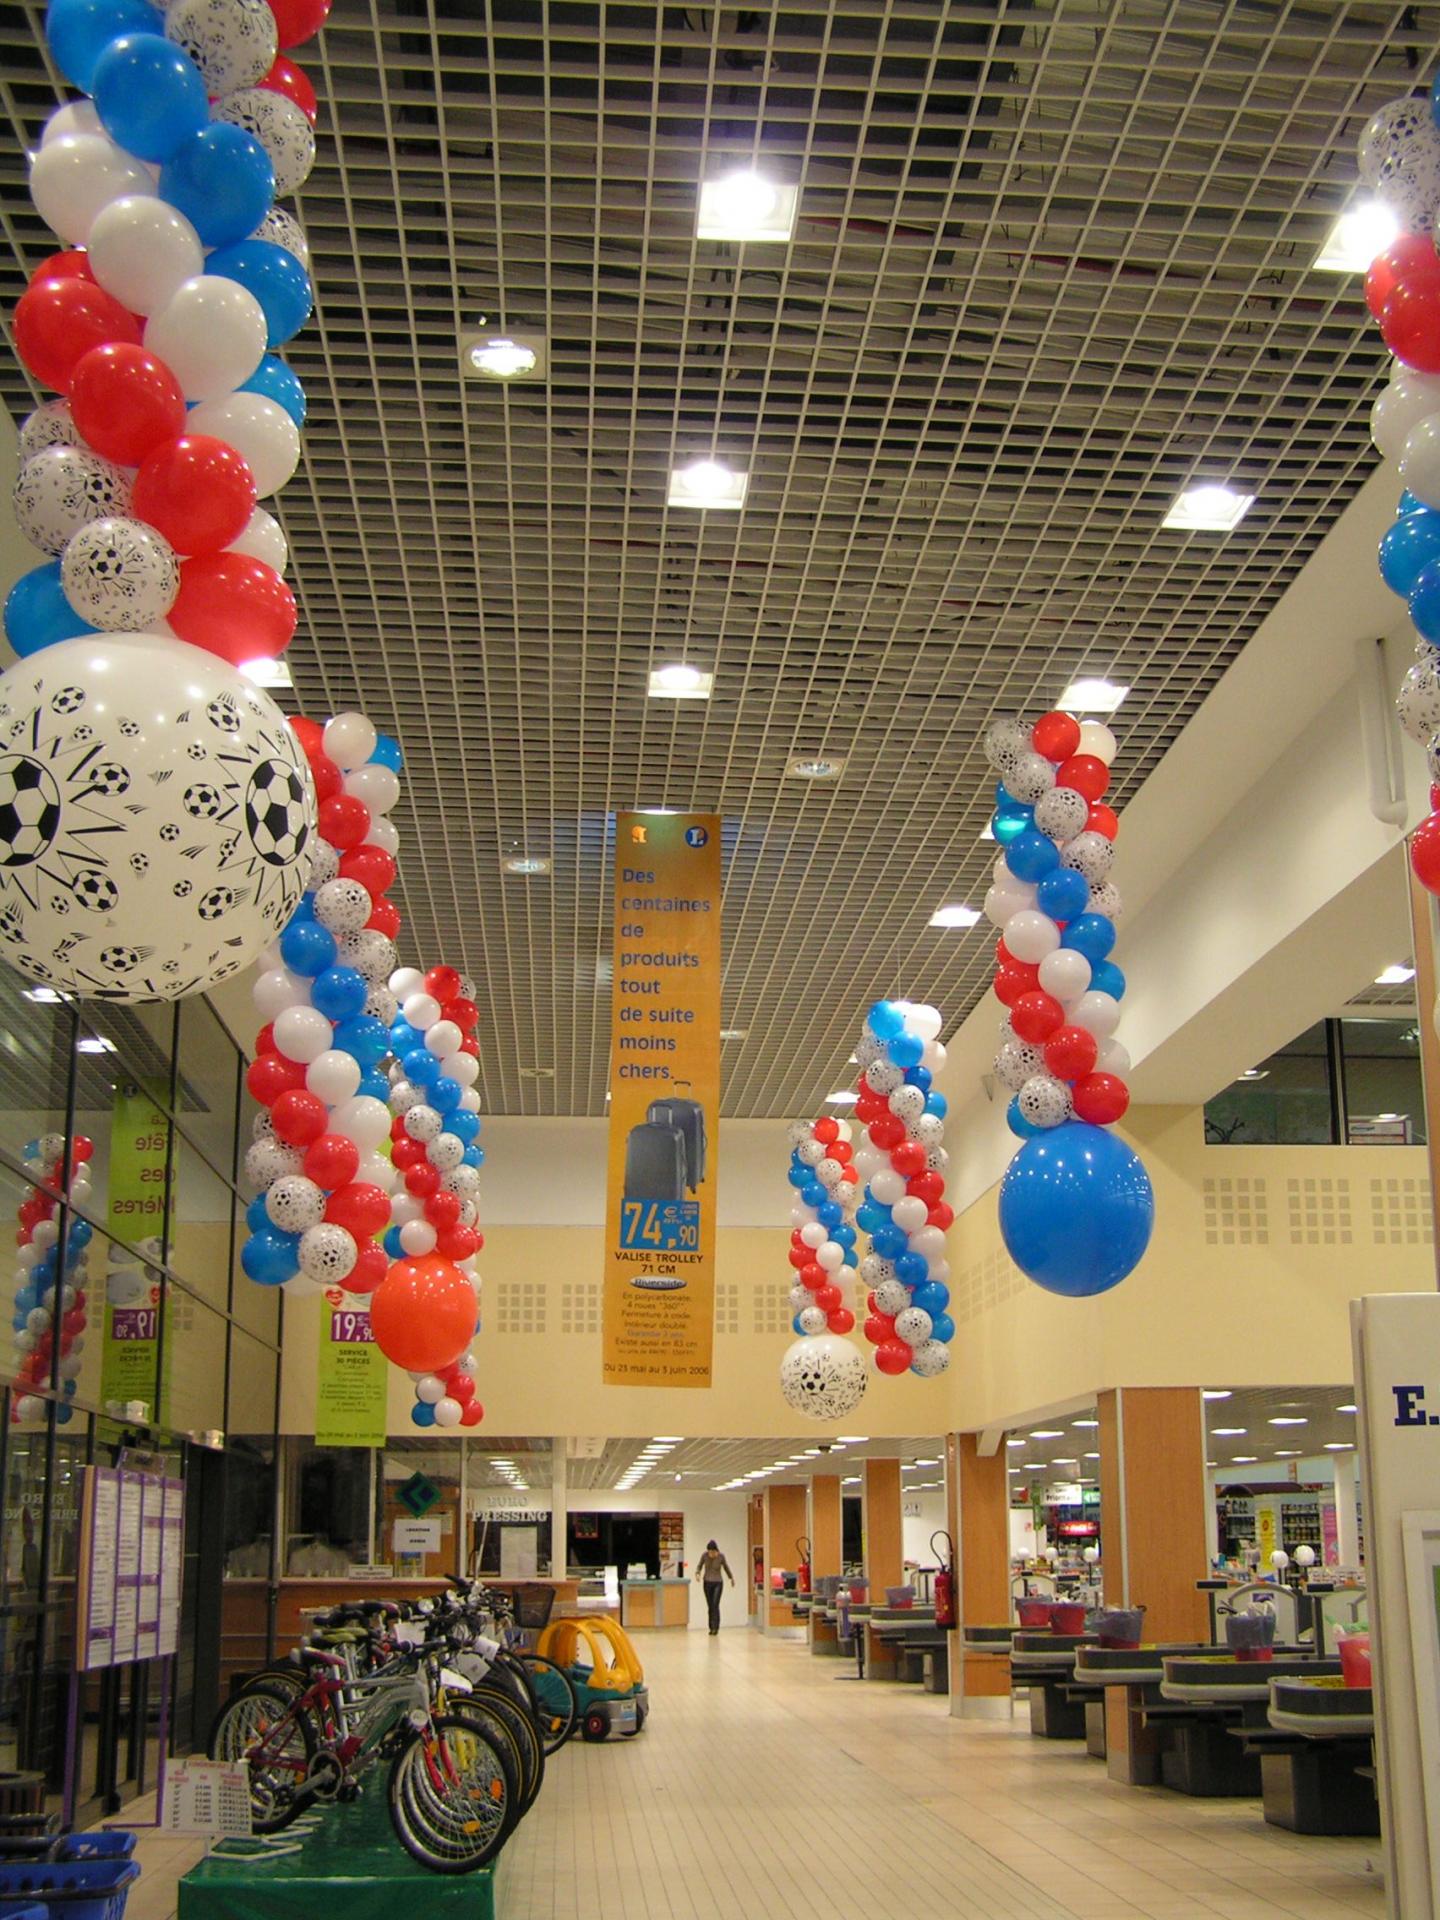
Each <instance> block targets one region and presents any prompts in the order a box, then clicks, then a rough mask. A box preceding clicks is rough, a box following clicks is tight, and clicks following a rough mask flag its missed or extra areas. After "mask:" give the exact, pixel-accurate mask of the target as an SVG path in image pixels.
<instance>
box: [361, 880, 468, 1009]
mask: <svg viewBox="0 0 1440 1920" xmlns="http://www.w3.org/2000/svg"><path fill="white" fill-rule="evenodd" d="M365 925H366V926H367V927H372V928H373V929H374V930H375V932H376V933H383V934H384V936H385V938H386V939H387V940H393V939H394V938H395V936H396V934H397V933H399V931H400V909H399V908H398V907H397V906H396V905H395V902H394V901H393V900H377V901H376V902H375V906H374V910H373V911H372V913H371V915H370V918H369V919H368V920H367V921H366V922H365ZM445 1011H446V1015H447V1017H448V1016H449V1008H448V1007H447V1008H446V1010H445ZM456 1025H457V1026H458V1025H459V1022H458V1021H457V1022H456Z"/></svg>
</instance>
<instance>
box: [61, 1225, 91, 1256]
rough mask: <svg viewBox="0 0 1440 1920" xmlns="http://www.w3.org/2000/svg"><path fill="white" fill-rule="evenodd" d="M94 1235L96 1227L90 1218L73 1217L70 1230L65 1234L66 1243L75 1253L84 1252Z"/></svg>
mask: <svg viewBox="0 0 1440 1920" xmlns="http://www.w3.org/2000/svg"><path fill="white" fill-rule="evenodd" d="M94 1237H95V1229H94V1228H93V1227H92V1226H91V1224H90V1222H89V1221H88V1220H74V1219H72V1220H71V1222H70V1227H69V1231H68V1232H67V1233H66V1235H65V1245H66V1248H67V1249H69V1250H73V1252H75V1253H83V1252H84V1251H85V1249H86V1247H88V1246H89V1244H90V1242H91V1241H92V1240H93V1239H94Z"/></svg>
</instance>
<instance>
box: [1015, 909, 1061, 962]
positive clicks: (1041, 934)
mask: <svg viewBox="0 0 1440 1920" xmlns="http://www.w3.org/2000/svg"><path fill="white" fill-rule="evenodd" d="M1005 944H1006V946H1007V947H1008V948H1009V949H1010V951H1011V953H1013V954H1014V956H1015V958H1016V959H1017V960H1023V961H1024V962H1026V964H1027V965H1029V966H1034V965H1035V964H1036V963H1037V962H1038V961H1040V960H1043V959H1044V958H1045V956H1046V954H1047V953H1054V951H1055V949H1056V948H1057V947H1058V946H1059V944H1060V929H1059V928H1058V927H1057V926H1056V924H1055V922H1054V921H1053V920H1052V919H1051V918H1050V916H1049V914H1048V913H1040V912H1038V911H1034V910H1031V911H1028V912H1025V913H1017V914H1015V915H1013V916H1012V918H1011V919H1010V920H1009V921H1008V922H1007V924H1006V927H1005Z"/></svg>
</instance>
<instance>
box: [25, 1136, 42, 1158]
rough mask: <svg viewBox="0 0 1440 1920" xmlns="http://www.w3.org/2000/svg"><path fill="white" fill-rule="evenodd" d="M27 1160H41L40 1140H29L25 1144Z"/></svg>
mask: <svg viewBox="0 0 1440 1920" xmlns="http://www.w3.org/2000/svg"><path fill="white" fill-rule="evenodd" d="M25 1158H26V1159H27V1160H38V1159H39V1158H40V1142H39V1141H38V1140H27V1141H26V1142H25Z"/></svg>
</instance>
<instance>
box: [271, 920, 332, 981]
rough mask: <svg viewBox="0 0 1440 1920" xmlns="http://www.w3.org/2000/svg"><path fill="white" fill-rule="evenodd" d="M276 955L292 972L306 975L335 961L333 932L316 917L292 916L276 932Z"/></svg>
mask: <svg viewBox="0 0 1440 1920" xmlns="http://www.w3.org/2000/svg"><path fill="white" fill-rule="evenodd" d="M280 958H281V959H282V960H283V961H284V962H285V964H286V966H287V967H289V969H290V971H291V972H292V973H300V974H304V975H305V976H306V977H307V978H308V977H313V976H314V975H315V974H319V973H323V972H324V971H325V969H326V968H327V967H329V966H333V965H334V962H335V936H334V934H333V933H331V931H330V929H329V928H328V927H322V926H321V924H320V922H319V921H318V920H294V919H292V920H291V922H290V924H289V926H287V927H286V929H285V931H284V932H283V933H282V934H281V936H280Z"/></svg>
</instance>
